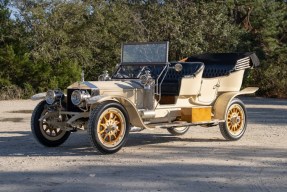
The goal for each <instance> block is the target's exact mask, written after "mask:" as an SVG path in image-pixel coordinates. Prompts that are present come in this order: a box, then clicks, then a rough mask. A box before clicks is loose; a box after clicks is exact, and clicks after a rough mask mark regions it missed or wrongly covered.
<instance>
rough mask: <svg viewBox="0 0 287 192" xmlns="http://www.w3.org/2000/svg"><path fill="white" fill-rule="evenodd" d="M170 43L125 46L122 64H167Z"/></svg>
mask: <svg viewBox="0 0 287 192" xmlns="http://www.w3.org/2000/svg"><path fill="white" fill-rule="evenodd" d="M167 62H168V42H156V43H137V44H132V43H130V44H124V45H123V47H122V63H130V64H131V63H132V64H139V63H141V64H142V63H148V64H150V63H154V64H157V63H167Z"/></svg>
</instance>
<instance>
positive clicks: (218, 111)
mask: <svg viewBox="0 0 287 192" xmlns="http://www.w3.org/2000/svg"><path fill="white" fill-rule="evenodd" d="M257 90H258V87H246V88H245V89H243V90H241V91H239V92H228V93H223V94H222V95H220V96H219V97H218V98H217V100H216V101H215V104H214V107H213V109H214V118H215V119H219V120H225V113H226V110H227V107H228V106H229V103H230V102H231V100H232V99H233V98H234V97H236V96H238V95H247V94H252V93H255V92H256V91H257Z"/></svg>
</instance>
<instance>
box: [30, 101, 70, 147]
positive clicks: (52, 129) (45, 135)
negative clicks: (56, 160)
mask: <svg viewBox="0 0 287 192" xmlns="http://www.w3.org/2000/svg"><path fill="white" fill-rule="evenodd" d="M49 112H51V111H49V110H48V107H47V104H46V101H41V102H40V103H39V104H38V105H37V106H36V108H35V109H34V111H33V114H32V117H31V130H32V132H33V135H34V137H35V139H36V140H37V141H38V142H39V143H40V144H42V145H44V146H47V147H57V146H59V145H61V144H63V143H64V142H65V141H66V140H67V139H68V138H69V136H70V132H69V131H64V130H61V129H60V127H58V126H57V125H56V124H55V122H59V121H61V120H64V118H65V117H64V116H62V115H61V116H59V115H58V114H57V115H56V114H55V115H52V116H49V117H47V118H44V119H43V120H42V121H39V119H40V118H42V117H43V116H44V115H46V114H48V113H49Z"/></svg>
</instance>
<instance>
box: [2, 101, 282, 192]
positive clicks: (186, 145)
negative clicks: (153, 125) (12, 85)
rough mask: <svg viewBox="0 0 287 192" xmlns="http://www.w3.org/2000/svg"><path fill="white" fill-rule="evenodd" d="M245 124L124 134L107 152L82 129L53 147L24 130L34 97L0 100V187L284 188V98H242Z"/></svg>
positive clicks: (51, 190)
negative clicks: (227, 130) (237, 133)
mask: <svg viewBox="0 0 287 192" xmlns="http://www.w3.org/2000/svg"><path fill="white" fill-rule="evenodd" d="M242 99H243V101H244V102H245V104H246V106H247V110H248V117H249V124H248V129H247V131H246V133H245V135H244V136H243V138H242V139H241V140H239V141H236V142H230V141H225V140H224V139H223V137H222V136H221V134H220V131H219V128H218V127H212V128H203V127H199V126H198V127H192V128H191V129H190V130H189V132H188V133H187V134H186V135H184V136H181V137H175V136H170V135H169V134H168V132H167V131H166V130H164V129H159V130H155V131H147V130H146V131H143V132H140V133H131V134H130V136H129V139H128V142H127V144H126V146H125V147H124V148H123V149H122V150H121V151H119V152H118V153H116V154H113V155H99V154H98V153H97V152H95V151H94V150H93V149H92V148H91V147H90V144H89V141H88V139H87V133H86V132H85V131H82V132H77V133H73V134H72V135H71V137H70V138H69V139H68V141H67V142H66V143H64V144H63V145H62V146H60V147H57V148H46V147H43V146H41V145H40V144H38V143H37V142H36V141H35V140H34V138H33V136H32V134H31V131H30V117H31V110H32V109H33V108H34V107H35V105H36V104H37V102H34V101H29V100H20V101H0V191H5V192H6V191H45V192H54V191H60V192H63V191H68V192H71V191H221V192H222V191H252V192H255V191H272V192H274V191H287V100H278V99H263V98H252V97H244V98H242Z"/></svg>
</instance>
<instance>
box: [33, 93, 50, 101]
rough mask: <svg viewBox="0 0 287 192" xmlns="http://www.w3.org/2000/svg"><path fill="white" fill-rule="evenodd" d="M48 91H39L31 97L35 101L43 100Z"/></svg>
mask: <svg viewBox="0 0 287 192" xmlns="http://www.w3.org/2000/svg"><path fill="white" fill-rule="evenodd" d="M46 94H47V93H46V92H43V93H37V94H36V95H33V96H32V97H31V100H33V101H36V100H43V99H45V97H46Z"/></svg>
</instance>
